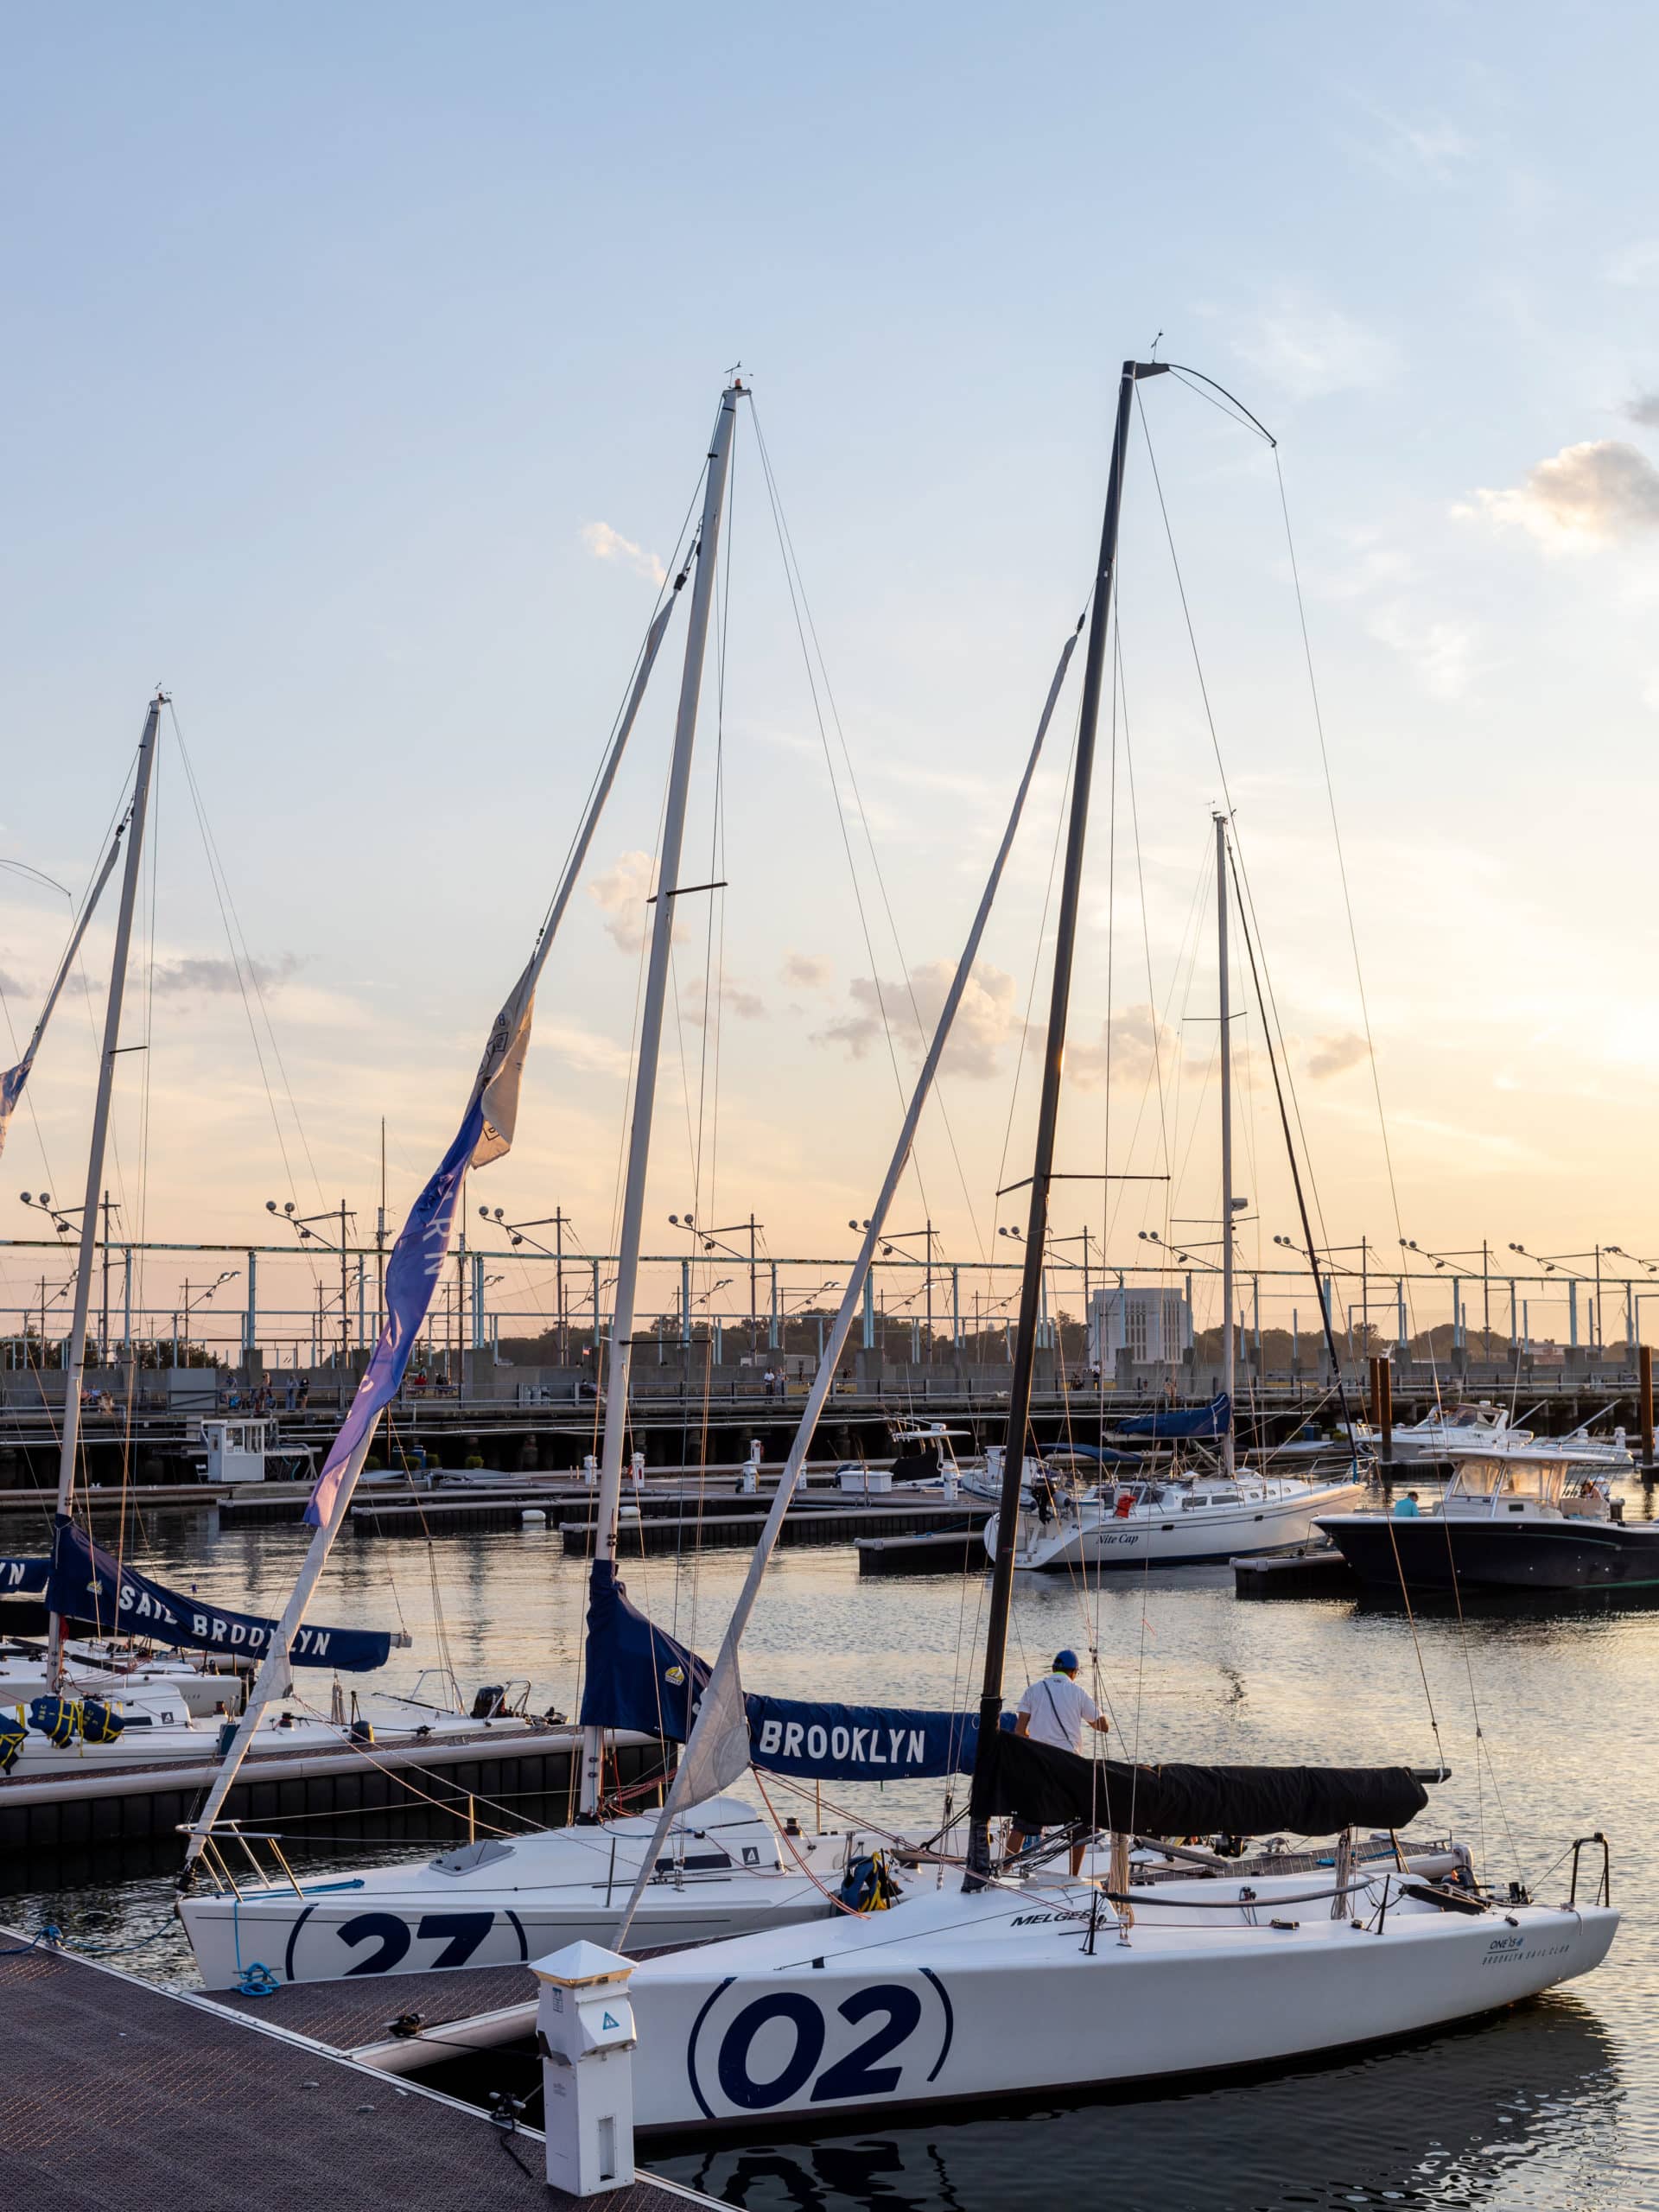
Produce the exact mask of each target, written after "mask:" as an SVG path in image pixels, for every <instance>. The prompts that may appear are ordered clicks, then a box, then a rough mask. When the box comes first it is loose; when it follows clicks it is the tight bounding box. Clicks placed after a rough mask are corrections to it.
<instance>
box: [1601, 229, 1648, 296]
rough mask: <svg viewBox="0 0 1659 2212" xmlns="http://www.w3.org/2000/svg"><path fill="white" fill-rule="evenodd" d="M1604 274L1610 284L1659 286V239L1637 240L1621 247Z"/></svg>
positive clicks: (1611, 258)
mask: <svg viewBox="0 0 1659 2212" xmlns="http://www.w3.org/2000/svg"><path fill="white" fill-rule="evenodd" d="M1602 274H1603V275H1604V276H1605V277H1606V279H1607V282H1608V283H1610V284H1627V285H1631V286H1636V285H1644V284H1659V238H1637V239H1636V240H1634V241H1633V242H1632V244H1630V245H1622V246H1620V248H1619V249H1618V252H1617V253H1615V254H1613V255H1611V256H1610V257H1609V259H1608V261H1607V264H1606V266H1605V269H1604V270H1603V271H1602Z"/></svg>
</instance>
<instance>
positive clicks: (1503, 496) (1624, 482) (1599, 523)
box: [1452, 438, 1659, 546]
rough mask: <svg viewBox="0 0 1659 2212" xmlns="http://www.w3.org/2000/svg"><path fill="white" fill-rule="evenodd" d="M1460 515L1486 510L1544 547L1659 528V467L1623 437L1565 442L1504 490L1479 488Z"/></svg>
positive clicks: (1484, 511)
mask: <svg viewBox="0 0 1659 2212" xmlns="http://www.w3.org/2000/svg"><path fill="white" fill-rule="evenodd" d="M1475 500H1476V505H1474V506H1472V507H1469V506H1463V507H1456V508H1454V509H1453V510H1452V512H1453V513H1455V514H1459V515H1464V516H1467V515H1471V514H1483V513H1484V514H1486V515H1490V516H1491V518H1492V519H1493V520H1494V521H1496V522H1500V523H1506V524H1514V525H1515V526H1516V528H1518V529H1521V530H1525V531H1530V532H1531V533H1532V535H1533V536H1534V537H1536V538H1537V539H1539V541H1540V542H1541V543H1543V544H1546V545H1557V546H1560V545H1570V544H1573V543H1578V544H1583V543H1586V542H1591V541H1594V540H1598V539H1607V538H1612V537H1628V536H1629V535H1630V533H1631V532H1632V531H1640V530H1653V529H1656V528H1659V468H1656V467H1654V465H1653V463H1652V462H1651V461H1649V459H1648V457H1647V455H1646V454H1644V453H1642V452H1639V451H1638V450H1637V448H1636V447H1635V446H1632V445H1627V444H1626V443H1625V442H1624V440H1623V439H1622V438H1593V439H1590V440H1587V441H1586V442H1585V443H1584V444H1583V445H1576V446H1563V447H1562V448H1561V450H1560V453H1558V454H1553V455H1552V456H1551V458H1550V459H1549V460H1548V461H1540V462H1539V463H1538V466H1537V467H1535V468H1533V469H1530V470H1529V471H1528V474H1527V480H1526V481H1525V483H1524V484H1521V485H1517V486H1514V487H1512V488H1511V489H1510V490H1507V491H1501V492H1492V491H1477V493H1475Z"/></svg>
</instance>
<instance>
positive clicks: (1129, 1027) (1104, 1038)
mask: <svg viewBox="0 0 1659 2212" xmlns="http://www.w3.org/2000/svg"><path fill="white" fill-rule="evenodd" d="M1041 1044H1042V1040H1041V1039H1040V1038H1039V1039H1037V1049H1038V1050H1039V1051H1040V1050H1041ZM1180 1057H1181V1042H1180V1039H1179V1037H1178V1036H1177V1035H1176V1033H1175V1032H1174V1031H1173V1029H1172V1028H1171V1027H1170V1026H1169V1024H1168V1023H1167V1022H1166V1021H1162V1020H1160V1019H1159V1017H1158V1014H1157V1013H1156V1012H1155V1011H1154V1008H1153V1007H1150V1006H1129V1007H1124V1008H1123V1010H1122V1013H1121V1014H1114V1015H1113V1016H1112V1018H1111V1021H1110V1023H1109V1024H1108V1023H1106V1022H1104V1021H1103V1022H1102V1023H1101V1025H1100V1035H1099V1037H1098V1038H1097V1039H1095V1041H1094V1042H1093V1043H1091V1044H1087V1045H1085V1044H1084V1043H1082V1042H1080V1041H1079V1040H1078V1039H1077V1038H1075V1037H1073V1038H1068V1039H1067V1040H1066V1047H1065V1071H1066V1074H1067V1075H1068V1076H1069V1077H1071V1081H1072V1082H1073V1083H1075V1084H1077V1087H1078V1089H1079V1090H1094V1089H1095V1088H1096V1085H1098V1084H1103V1083H1105V1082H1107V1081H1110V1082H1111V1083H1113V1084H1120V1083H1125V1084H1136V1085H1139V1084H1145V1083H1146V1082H1147V1080H1148V1078H1150V1077H1158V1076H1160V1075H1162V1076H1168V1075H1169V1074H1171V1073H1172V1072H1173V1070H1174V1068H1175V1066H1176V1065H1177V1063H1178V1062H1179V1059H1180Z"/></svg>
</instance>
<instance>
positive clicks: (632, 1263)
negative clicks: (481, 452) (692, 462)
mask: <svg viewBox="0 0 1659 2212" xmlns="http://www.w3.org/2000/svg"><path fill="white" fill-rule="evenodd" d="M742 390H743V387H742V385H741V382H739V381H736V380H735V379H734V382H733V383H732V385H731V386H730V388H729V390H728V391H725V392H723V393H722V394H721V402H720V412H719V414H718V415H717V416H715V435H714V439H713V442H712V443H711V444H710V446H709V474H708V480H707V481H706V483H705V485H704V487H703V498H702V527H701V529H700V531H699V532H698V537H697V573H696V578H695V579H694V581H693V582H692V586H691V613H690V617H689V620H688V627H687V633H686V640H685V668H684V671H683V674H682V676H681V678H680V706H679V714H678V716H677V720H676V722H675V726H674V752H673V757H672V759H671V761H670V763H669V771H668V804H667V806H666V808H665V810H664V815H663V845H662V858H661V861H660V862H659V864H658V870H657V900H656V904H655V906H654V907H653V908H652V922H651V950H650V954H649V956H648V958H647V962H646V967H645V1007H644V1011H643V1013H642V1014H641V1017H640V1024H639V1074H638V1075H637V1077H635V1080H634V1088H633V1124H632V1128H631V1130H630V1131H629V1135H628V1171H627V1180H626V1185H625V1186H624V1190H623V1196H622V1229H621V1235H620V1239H619V1253H618V1258H617V1268H616V1300H615V1305H614V1308H613V1313H612V1316H611V1356H610V1361H609V1363H608V1368H607V1379H606V1392H605V1441H604V1448H603V1452H602V1455H601V1461H600V1478H599V1498H598V1503H597V1521H598V1529H597V1532H596V1538H595V1541H596V1546H597V1554H596V1555H597V1557H599V1558H600V1559H601V1560H605V1561H606V1562H607V1564H609V1565H611V1566H614V1564H615V1561H616V1522H617V1515H618V1511H619V1510H620V1505H621V1503H622V1447H623V1443H624V1441H625V1438H626V1430H627V1421H628V1376H629V1372H630V1370H631V1368H632V1359H633V1306H634V1295H635V1292H636V1289H637V1287H638V1283H639V1239H640V1233H641V1230H642V1228H643V1226H644V1222H645V1170H646V1167H647V1165H648V1164H649V1161H650V1158H651V1122H652V1110H653V1109H654V1107H655V1105H656V1102H657V1063H658V1058H659V1057H660V1053H661V1048H662V1040H663V1007H664V1002H665V1001H666V998H667V993H668V956H669V950H670V945H671V940H672V938H673V933H674V899H675V895H676V893H677V891H678V889H679V880H680V848H681V846H682V844H683V842H684V837H685V809H686V799H687V797H688V794H689V792H690V783H691V748H692V744H693V741H694V740H695V739H696V732H697V700H698V697H699V695H700V694H701V692H702V662H703V651H704V647H705V646H706V645H707V644H708V641H709V615H710V613H711V612H712V610H713V607H714V597H715V565H716V560H715V556H716V555H717V553H718V550H719V547H720V516H721V507H722V506H723V505H724V503H725V498H726V478H727V473H728V467H729V466H730V462H731V455H732V431H733V428H734V423H735V421H736V416H737V403H738V400H739V398H740V397H741V395H742ZM594 1326H595V1327H597V1326H598V1316H597V1314H595V1316H594ZM604 1741H605V1732H604V1730H603V1729H602V1728H601V1727H598V1726H589V1727H588V1728H587V1729H586V1730H585V1731H584V1733H583V1738H582V1812H583V1813H584V1814H585V1815H589V1816H591V1815H593V1814H594V1813H596V1812H597V1811H598V1809H599V1801H600V1795H601V1782H602V1778H603V1777H602V1770H603V1765H604Z"/></svg>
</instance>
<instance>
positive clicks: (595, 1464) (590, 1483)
mask: <svg viewBox="0 0 1659 2212" xmlns="http://www.w3.org/2000/svg"><path fill="white" fill-rule="evenodd" d="M582 1481H583V1483H584V1484H586V1485H587V1487H588V1489H589V1490H592V1489H594V1486H595V1485H596V1484H597V1483H598V1481H599V1461H598V1459H597V1458H596V1457H595V1456H594V1453H593V1452H584V1453H583V1455H582Z"/></svg>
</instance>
